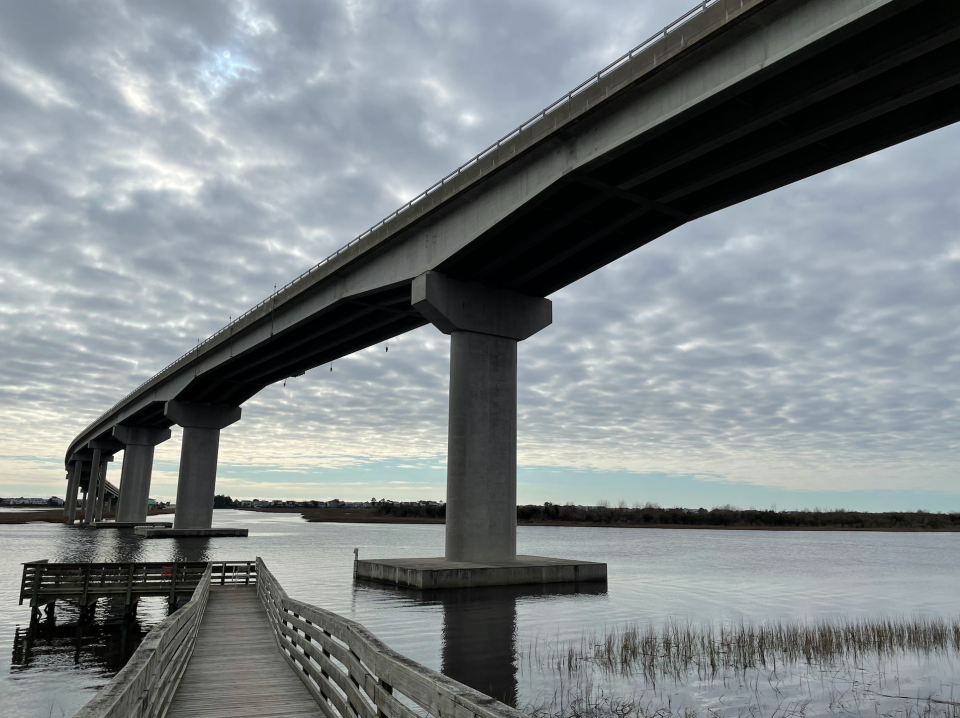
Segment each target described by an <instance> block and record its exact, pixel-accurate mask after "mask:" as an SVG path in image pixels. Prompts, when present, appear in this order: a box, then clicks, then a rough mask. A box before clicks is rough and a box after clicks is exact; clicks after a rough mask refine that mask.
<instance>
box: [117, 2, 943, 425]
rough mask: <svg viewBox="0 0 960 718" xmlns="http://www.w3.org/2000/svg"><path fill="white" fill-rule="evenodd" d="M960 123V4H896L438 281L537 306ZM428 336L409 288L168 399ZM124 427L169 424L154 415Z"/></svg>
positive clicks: (554, 189)
mask: <svg viewBox="0 0 960 718" xmlns="http://www.w3.org/2000/svg"><path fill="white" fill-rule="evenodd" d="M623 101H624V102H626V101H627V98H625V99H624V100H623ZM613 112H616V107H605V108H604V109H603V111H602V112H599V111H598V113H597V116H596V117H594V118H592V119H593V121H596V120H597V119H599V118H600V117H601V116H602V115H603V114H609V113H613ZM957 120H960V3H956V2H946V1H944V2H929V1H928V2H901V3H893V4H892V5H891V6H890V7H888V8H887V9H886V10H885V11H883V12H876V13H872V14H871V15H869V16H868V17H866V18H864V19H863V20H861V21H858V22H854V23H852V24H850V25H848V26H846V27H845V28H844V29H843V30H841V31H838V32H835V33H832V34H829V35H827V36H826V37H824V38H823V39H821V40H820V41H818V42H815V43H812V44H811V45H809V46H808V47H806V48H805V50H804V51H802V52H799V53H795V54H794V55H792V56H790V57H788V58H786V59H783V60H780V61H778V62H775V63H773V64H771V65H769V66H768V67H766V68H765V69H763V70H762V71H760V72H758V73H755V74H753V75H750V76H749V77H748V78H747V79H745V80H743V81H742V82H739V83H736V84H733V85H732V86H730V87H729V88H727V89H725V90H724V91H722V92H720V93H718V94H716V95H715V96H714V97H713V98H712V99H711V100H710V101H707V102H701V103H699V104H697V105H695V106H694V107H692V108H690V109H688V110H687V111H685V112H682V113H679V114H678V115H676V116H675V117H672V118H670V119H669V120H666V121H664V122H663V123H661V124H660V125H658V126H657V127H656V128H655V129H653V130H651V131H648V132H646V133H644V134H642V135H640V136H639V137H637V138H635V139H634V140H633V141H631V142H629V143H627V144H624V145H622V146H620V147H619V148H618V149H617V150H616V151H614V152H609V153H607V154H605V155H603V156H601V157H598V158H597V159H595V160H594V161H592V162H591V163H590V164H589V165H587V166H584V167H581V168H579V169H577V170H576V171H575V172H572V173H570V174H567V175H566V176H564V177H563V179H561V180H560V181H557V182H555V183H554V184H553V185H552V186H550V187H549V188H548V189H547V190H546V191H544V192H542V193H541V194H540V195H539V196H538V197H536V198H535V200H534V201H531V202H528V203H526V204H525V206H524V207H523V208H522V209H521V210H520V211H517V212H514V213H512V214H511V215H509V216H507V217H505V218H504V219H502V221H500V222H499V223H497V224H496V225H495V226H493V227H492V228H491V229H489V230H488V231H486V232H485V233H484V234H483V235H482V236H480V237H479V238H478V239H476V240H474V241H472V242H470V243H469V245H468V246H467V247H466V248H465V249H464V250H462V251H461V252H459V253H458V254H456V255H455V256H452V257H450V258H449V259H448V260H446V261H445V262H443V263H442V264H440V265H438V266H437V267H436V269H437V270H438V271H440V272H442V273H444V274H446V275H447V276H450V277H452V278H457V279H462V280H473V281H478V282H481V283H483V284H485V285H487V286H492V287H500V288H506V289H511V290H513V291H516V292H520V293H522V294H527V295H532V296H540V297H543V296H547V295H549V294H551V293H553V292H555V291H557V290H559V289H561V288H563V287H565V286H567V285H568V284H571V283H572V282H574V281H576V280H577V279H580V278H581V277H583V276H585V275H587V274H589V273H591V272H593V271H595V270H597V269H598V268H600V267H602V266H604V265H606V264H609V263H610V262H612V261H614V260H616V259H618V258H619V257H622V256H623V255H625V254H627V253H629V252H631V251H633V250H635V249H637V248H638V247H641V246H643V245H645V244H647V243H648V242H651V241H653V240H654V239H656V238H657V237H661V236H663V235H664V234H666V233H668V232H670V231H671V230H673V229H676V228H677V227H679V226H681V225H682V224H685V223H686V222H689V221H691V220H693V219H696V218H698V217H702V216H704V215H707V214H710V213H712V212H716V211H717V210H720V209H723V208H725V207H729V206H731V205H734V204H737V203H739V202H742V201H744V200H747V199H750V198H752V197H755V196H757V195H760V194H763V193H765V192H769V191H770V190H773V189H776V188H778V187H782V186H784V185H787V184H790V183H792V182H796V181H797V180H800V179H803V178H805V177H808V176H811V175H814V174H817V173H818V172H823V171H824V170H828V169H831V168H833V167H836V166H838V165H841V164H844V163H846V162H849V161H851V160H854V159H857V158H859V157H863V156H865V155H868V154H870V153H872V152H876V151H878V150H880V149H883V148H885V147H889V146H891V145H894V144H897V143H899V142H903V141H905V140H908V139H911V138H913V137H917V136H919V135H922V134H924V133H927V132H930V131H932V130H935V129H938V128H940V127H944V126H946V125H949V124H951V123H953V122H955V121H957ZM586 121H588V122H589V121H591V120H586ZM574 131H576V132H582V131H583V128H582V127H581V126H580V125H575V126H574V128H571V129H570V130H569V132H574ZM563 141H564V137H563V136H562V135H561V136H559V137H553V138H552V139H551V140H550V142H551V143H553V144H556V145H560V144H562V142H563ZM426 323H427V322H426V320H425V319H424V318H423V317H422V316H421V315H420V314H419V313H418V312H416V311H415V310H414V309H413V307H412V306H411V304H410V286H409V283H408V282H404V283H402V284H399V285H396V286H391V287H386V288H383V289H381V290H379V291H375V292H371V293H368V294H366V295H363V296H354V297H351V298H350V299H345V300H342V301H340V302H338V303H336V304H333V305H331V306H329V307H328V308H326V309H325V310H324V311H321V312H317V313H315V314H313V315H312V316H309V317H308V318H306V319H305V320H304V321H303V322H301V323H300V324H297V325H296V326H294V327H291V328H289V329H286V330H285V331H283V332H278V333H277V334H276V335H275V336H273V337H271V339H270V340H269V341H267V342H265V343H262V344H261V345H259V346H257V347H256V348H254V349H251V350H249V351H246V352H242V353H238V354H237V355H236V356H234V357H232V358H231V359H230V360H229V361H226V362H223V363H222V364H221V365H220V366H218V367H216V368H215V369H212V370H207V371H205V372H203V373H202V374H200V375H199V376H198V377H197V378H196V379H195V380H193V381H191V382H190V383H189V384H188V385H187V386H186V387H185V388H184V389H183V390H182V391H181V392H180V393H179V394H178V396H177V398H178V399H180V400H182V401H189V402H207V403H214V404H230V405H239V404H241V403H242V402H244V401H245V400H246V399H248V398H250V397H251V396H253V395H254V394H256V393H257V392H258V391H260V390H261V389H262V388H264V387H265V386H267V385H269V384H272V383H274V382H276V381H280V380H283V379H285V378H287V377H290V376H296V375H298V374H300V373H302V372H304V371H306V370H308V369H312V368H314V367H317V366H320V365H323V364H325V363H327V362H330V361H333V360H335V359H338V358H340V357H343V356H346V355H348V354H351V353H353V352H355V351H358V350H360V349H363V348H365V347H368V346H371V345H373V344H376V343H379V342H382V341H384V340H386V339H389V338H391V337H394V336H397V335H399V334H403V333H405V332H408V331H410V330H412V329H415V328H417V327H420V326H422V325H424V324H426ZM129 421H130V422H131V423H136V424H137V425H141V426H153V425H156V426H169V424H170V422H169V421H167V420H166V419H164V417H163V412H162V403H159V402H158V403H156V404H153V405H150V406H147V407H144V408H143V409H142V410H141V411H140V413H139V414H137V415H134V416H132V417H130V419H129Z"/></svg>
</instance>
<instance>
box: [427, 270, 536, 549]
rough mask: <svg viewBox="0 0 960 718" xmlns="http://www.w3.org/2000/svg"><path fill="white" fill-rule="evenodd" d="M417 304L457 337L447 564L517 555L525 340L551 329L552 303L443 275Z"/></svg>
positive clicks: (434, 276)
mask: <svg viewBox="0 0 960 718" xmlns="http://www.w3.org/2000/svg"><path fill="white" fill-rule="evenodd" d="M411 303H412V304H413V306H414V307H415V308H416V309H417V311H419V312H420V313H421V314H423V316H425V317H426V318H427V319H429V320H430V321H431V322H432V323H433V324H434V325H435V326H436V327H437V328H438V329H440V331H442V332H444V333H445V334H450V420H449V428H448V435H447V522H446V532H445V554H444V555H445V558H446V560H447V561H468V562H474V563H482V562H489V561H514V560H516V558H517V342H519V341H522V340H523V339H526V338H527V337H530V336H532V335H534V334H536V333H537V332H538V331H540V330H541V329H543V328H544V327H547V326H549V325H550V323H551V322H552V321H553V307H552V303H551V302H550V300H549V299H542V298H539V297H528V296H526V295H522V294H517V293H516V292H511V291H507V290H503V289H495V288H492V287H486V286H483V285H481V284H477V283H475V282H462V281H458V280H455V279H450V278H449V277H445V276H444V275H442V274H439V273H437V272H427V273H425V274H421V275H420V276H419V277H417V278H416V279H415V280H414V282H413V287H412V290H411Z"/></svg>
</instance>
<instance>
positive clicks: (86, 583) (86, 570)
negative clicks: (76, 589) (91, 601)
mask: <svg viewBox="0 0 960 718" xmlns="http://www.w3.org/2000/svg"><path fill="white" fill-rule="evenodd" d="M89 593H90V564H89V563H88V564H87V565H86V566H84V567H83V598H82V599H80V614H81V617H82V618H86V617H87V596H88V595H89Z"/></svg>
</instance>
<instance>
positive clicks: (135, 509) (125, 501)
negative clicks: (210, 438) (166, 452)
mask: <svg viewBox="0 0 960 718" xmlns="http://www.w3.org/2000/svg"><path fill="white" fill-rule="evenodd" d="M170 436H171V432H170V429H153V428H148V427H143V426H124V425H123V424H117V425H116V426H115V427H113V438H114V439H115V440H116V441H119V442H120V443H121V444H123V446H124V451H123V468H122V470H121V471H120V500H119V502H118V503H117V519H116V520H117V521H118V522H120V523H124V522H126V523H134V522H137V521H146V520H147V511H148V509H149V499H150V481H151V478H152V476H153V452H154V447H156V446H157V444H162V443H163V442H164V441H166V440H167V439H169V438H170Z"/></svg>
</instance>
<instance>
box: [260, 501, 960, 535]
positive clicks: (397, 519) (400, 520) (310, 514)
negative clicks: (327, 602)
mask: <svg viewBox="0 0 960 718" xmlns="http://www.w3.org/2000/svg"><path fill="white" fill-rule="evenodd" d="M241 510H242V511H256V512H261V513H279V514H297V513H298V514H300V515H301V516H302V517H303V519H304V520H305V521H308V522H310V523H367V524H443V523H446V522H445V520H444V519H442V518H431V517H425V516H395V515H391V514H378V513H377V511H376V509H302V508H299V507H277V508H258V509H241ZM517 525H518V526H569V527H576V528H609V529H617V528H619V529H686V530H690V529H707V530H719V531H868V532H878V531H882V532H890V533H957V532H960V526H955V527H950V528H917V527H897V526H889V527H839V526H715V525H709V524H707V525H704V524H701V525H695V524H673V523H670V524H659V523H606V522H601V521H547V520H531V521H522V520H521V521H517Z"/></svg>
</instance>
